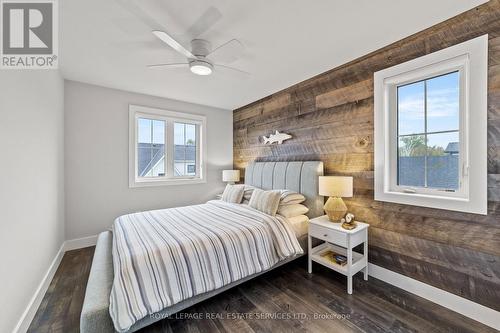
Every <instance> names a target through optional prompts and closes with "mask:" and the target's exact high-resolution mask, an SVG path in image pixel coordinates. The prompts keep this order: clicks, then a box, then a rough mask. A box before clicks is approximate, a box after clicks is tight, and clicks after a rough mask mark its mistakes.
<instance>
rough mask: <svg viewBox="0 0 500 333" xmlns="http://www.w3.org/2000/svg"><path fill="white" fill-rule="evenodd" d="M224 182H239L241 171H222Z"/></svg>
mask: <svg viewBox="0 0 500 333" xmlns="http://www.w3.org/2000/svg"><path fill="white" fill-rule="evenodd" d="M222 181H223V182H239V181H240V170H222Z"/></svg>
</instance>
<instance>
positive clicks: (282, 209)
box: [278, 204, 309, 217]
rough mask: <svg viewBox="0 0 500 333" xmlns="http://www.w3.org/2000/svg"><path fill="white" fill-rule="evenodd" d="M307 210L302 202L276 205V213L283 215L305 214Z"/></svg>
mask: <svg viewBox="0 0 500 333" xmlns="http://www.w3.org/2000/svg"><path fill="white" fill-rule="evenodd" d="M308 211H309V208H307V207H306V206H304V205H302V204H293V205H280V206H279V207H278V214H280V215H282V216H284V217H294V216H298V215H305V214H307V212H308Z"/></svg>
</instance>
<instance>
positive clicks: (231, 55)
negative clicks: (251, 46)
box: [207, 39, 245, 64]
mask: <svg viewBox="0 0 500 333" xmlns="http://www.w3.org/2000/svg"><path fill="white" fill-rule="evenodd" d="M244 51H245V46H243V44H242V43H241V42H240V41H239V40H237V39H231V40H230V41H228V42H226V43H224V44H222V45H221V46H219V47H217V48H215V49H214V50H213V51H212V52H210V53H209V54H208V55H207V58H210V59H211V60H212V61H214V62H218V63H225V64H229V63H231V62H233V61H235V60H236V59H238V58H239V57H240V56H241V55H242V54H243V52H244Z"/></svg>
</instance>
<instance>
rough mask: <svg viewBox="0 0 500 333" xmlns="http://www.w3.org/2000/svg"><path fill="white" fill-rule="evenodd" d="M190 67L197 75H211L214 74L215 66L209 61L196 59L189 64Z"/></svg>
mask: <svg viewBox="0 0 500 333" xmlns="http://www.w3.org/2000/svg"><path fill="white" fill-rule="evenodd" d="M189 69H190V70H191V72H193V73H194V74H196V75H210V74H212V71H213V66H212V64H211V63H209V62H206V61H198V60H195V61H192V62H191V63H190V64H189Z"/></svg>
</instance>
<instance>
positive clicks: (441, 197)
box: [374, 35, 488, 214]
mask: <svg viewBox="0 0 500 333" xmlns="http://www.w3.org/2000/svg"><path fill="white" fill-rule="evenodd" d="M453 69H456V70H459V71H460V80H461V81H460V85H461V91H464V92H465V94H461V100H460V112H461V115H460V119H461V121H460V149H461V151H460V155H461V162H462V165H461V170H460V176H461V181H462V184H461V186H460V187H461V190H460V191H457V192H455V193H453V192H452V193H448V192H441V193H440V192H439V191H438V190H426V189H419V191H418V192H417V193H406V192H405V190H407V189H408V188H407V187H406V188H405V187H401V186H397V180H396V178H397V170H396V168H397V139H396V138H397V120H395V119H397V116H395V115H394V113H395V112H394V110H397V108H395V105H391V102H392V103H395V102H396V98H394V96H393V95H392V94H394V91H395V89H397V86H399V85H402V84H404V83H405V82H414V81H419V80H421V79H424V78H428V77H432V76H437V75H439V74H444V73H447V72H451V71H453ZM487 83H488V35H483V36H481V37H477V38H474V39H471V40H469V41H467V42H464V43H461V44H457V45H454V46H451V47H448V48H446V49H443V50H440V51H437V52H434V53H431V54H428V55H425V56H423V57H420V58H417V59H414V60H411V61H408V62H405V63H402V64H400V65H396V66H394V67H390V68H387V69H384V70H381V71H379V72H376V73H375V74H374V98H375V101H374V103H375V119H374V125H375V138H374V141H375V156H374V157H375V200H378V201H387V202H394V203H401V204H409V205H415V206H422V207H431V208H438V209H448V210H454V211H461V212H469V213H476V214H487V205H488V201H487V91H488V88H487ZM396 112H397V111H396ZM395 156H396V158H395Z"/></svg>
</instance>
